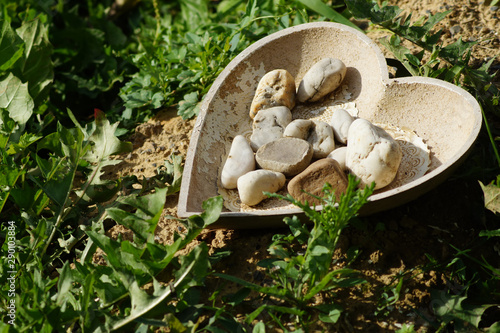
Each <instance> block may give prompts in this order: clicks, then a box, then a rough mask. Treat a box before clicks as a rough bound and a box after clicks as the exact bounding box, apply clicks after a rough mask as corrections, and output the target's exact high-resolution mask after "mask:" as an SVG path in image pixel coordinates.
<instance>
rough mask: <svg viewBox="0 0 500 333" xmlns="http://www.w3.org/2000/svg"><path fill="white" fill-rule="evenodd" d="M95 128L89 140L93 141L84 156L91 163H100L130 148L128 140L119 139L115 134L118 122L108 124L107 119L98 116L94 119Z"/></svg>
mask: <svg viewBox="0 0 500 333" xmlns="http://www.w3.org/2000/svg"><path fill="white" fill-rule="evenodd" d="M95 123H96V128H95V130H94V132H93V133H92V135H91V136H90V137H89V141H91V142H93V145H91V147H90V149H89V150H88V151H87V152H86V155H85V156H84V158H85V159H86V160H87V161H89V162H91V163H101V162H102V161H103V160H105V159H107V158H108V157H109V156H111V155H115V154H121V153H124V152H128V151H130V150H131V149H132V144H131V143H130V142H123V141H120V139H118V138H117V137H116V136H115V132H116V129H117V128H118V123H117V122H116V123H114V124H110V122H109V120H108V119H106V118H105V117H104V115H102V116H100V117H99V118H98V119H96V121H95Z"/></svg>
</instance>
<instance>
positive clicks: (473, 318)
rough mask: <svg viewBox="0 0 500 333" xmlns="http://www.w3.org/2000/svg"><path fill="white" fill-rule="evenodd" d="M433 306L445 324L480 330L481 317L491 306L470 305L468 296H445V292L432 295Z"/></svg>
mask: <svg viewBox="0 0 500 333" xmlns="http://www.w3.org/2000/svg"><path fill="white" fill-rule="evenodd" d="M432 298H433V301H432V304H433V305H434V306H433V308H434V312H435V314H436V315H437V316H439V317H440V318H441V320H443V321H444V322H445V323H449V322H451V321H455V325H456V326H455V328H459V327H462V328H464V326H465V325H467V324H472V325H473V326H474V327H476V328H478V326H479V322H480V321H481V316H482V315H483V313H484V311H486V309H488V308H489V307H491V306H495V305H491V304H478V305H476V304H469V303H467V296H466V295H465V296H461V295H450V294H444V293H443V292H433V293H432Z"/></svg>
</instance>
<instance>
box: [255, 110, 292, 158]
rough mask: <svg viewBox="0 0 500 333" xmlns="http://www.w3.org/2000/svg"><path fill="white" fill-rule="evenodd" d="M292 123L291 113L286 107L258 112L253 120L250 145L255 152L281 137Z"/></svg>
mask: <svg viewBox="0 0 500 333" xmlns="http://www.w3.org/2000/svg"><path fill="white" fill-rule="evenodd" d="M291 121H292V112H290V109H288V108H287V107H286V106H275V107H273V108H269V109H266V110H265V112H258V113H257V115H256V116H255V118H254V119H253V124H252V129H253V131H252V135H251V136H250V145H251V146H252V149H253V150H254V151H256V150H257V149H259V148H260V147H261V146H263V145H265V144H266V143H268V142H271V141H274V140H277V139H279V138H281V137H282V136H283V131H284V130H285V128H286V126H287V125H288V124H289V123H290V122H291Z"/></svg>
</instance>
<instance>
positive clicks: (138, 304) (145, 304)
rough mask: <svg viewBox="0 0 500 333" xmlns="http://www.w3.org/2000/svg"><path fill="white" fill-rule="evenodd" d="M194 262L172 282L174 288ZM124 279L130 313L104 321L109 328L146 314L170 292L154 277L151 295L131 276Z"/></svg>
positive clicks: (123, 324) (125, 323) (187, 273)
mask: <svg viewBox="0 0 500 333" xmlns="http://www.w3.org/2000/svg"><path fill="white" fill-rule="evenodd" d="M194 264H195V263H194V262H193V263H191V265H189V266H188V267H186V269H185V271H184V272H183V274H182V275H181V276H180V277H179V278H178V279H177V280H176V281H175V283H174V284H173V287H174V288H176V287H177V286H179V284H180V283H182V282H183V281H184V279H185V278H186V277H187V276H188V275H189V274H190V273H191V270H192V269H193V267H194ZM124 280H125V281H124V282H125V283H126V284H128V289H129V291H130V298H131V303H132V304H131V311H130V315H129V316H128V317H125V318H123V319H119V320H111V321H110V322H108V323H106V326H107V327H108V328H109V329H110V330H117V329H120V328H122V327H124V326H125V325H127V324H129V323H131V322H132V321H134V320H135V319H137V318H140V317H142V316H144V315H146V314H147V313H148V312H149V311H151V310H152V309H154V308H156V307H157V306H159V305H161V304H162V303H163V301H164V300H165V299H166V298H167V297H168V296H170V294H171V293H172V288H170V287H166V288H165V287H162V286H161V285H160V283H158V281H157V280H156V279H153V286H154V292H153V295H152V296H151V295H149V294H147V293H146V292H145V291H144V290H142V289H141V288H140V286H139V285H138V284H137V281H136V280H135V278H133V277H128V278H127V277H125V276H124ZM126 280H128V281H126ZM97 332H100V330H98V331H97Z"/></svg>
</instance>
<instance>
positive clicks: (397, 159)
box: [346, 119, 403, 189]
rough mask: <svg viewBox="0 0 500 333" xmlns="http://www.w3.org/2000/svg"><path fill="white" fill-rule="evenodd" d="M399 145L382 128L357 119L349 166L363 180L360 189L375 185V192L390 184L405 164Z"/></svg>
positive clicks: (351, 134) (351, 133) (352, 130)
mask: <svg viewBox="0 0 500 333" xmlns="http://www.w3.org/2000/svg"><path fill="white" fill-rule="evenodd" d="M402 157H403V156H402V151H401V147H400V146H399V144H398V143H397V142H396V140H394V139H393V138H392V137H391V136H390V135H389V134H388V133H387V132H386V131H384V130H383V129H382V128H380V127H378V126H375V125H373V124H372V123H370V122H369V121H368V120H366V119H356V120H355V121H354V122H353V123H352V125H351V127H350V128H349V135H348V138H347V152H346V166H347V168H348V169H349V171H350V172H351V173H352V174H354V175H355V176H356V177H357V178H359V179H360V180H361V183H360V186H362V187H364V186H366V185H369V184H371V183H372V182H375V189H380V188H383V187H384V186H387V185H389V184H390V183H391V182H392V181H393V180H394V177H396V173H397V172H398V168H399V164H400V163H401V158H402Z"/></svg>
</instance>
